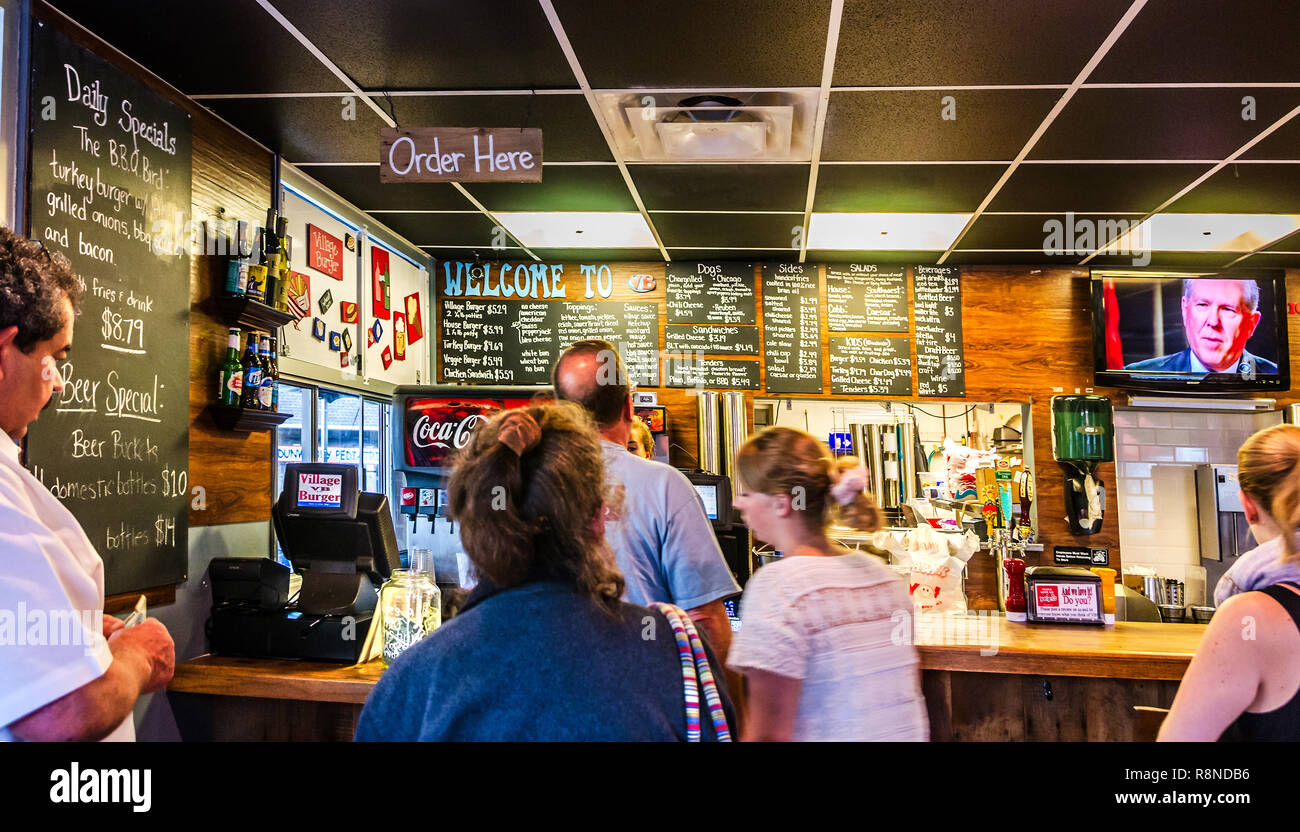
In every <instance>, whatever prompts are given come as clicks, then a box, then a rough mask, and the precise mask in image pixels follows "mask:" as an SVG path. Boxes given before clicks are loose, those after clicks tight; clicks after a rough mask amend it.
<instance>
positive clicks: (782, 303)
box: [763, 263, 822, 393]
mask: <svg viewBox="0 0 1300 832" xmlns="http://www.w3.org/2000/svg"><path fill="white" fill-rule="evenodd" d="M821 349H822V347H821V308H820V302H819V300H818V298H817V267H816V266H814V265H812V264H806V263H768V264H766V265H764V266H763V367H764V373H765V375H766V379H767V381H766V383H765V386H766V388H767V392H769V393H820V392H821V391H822V353H821Z"/></svg>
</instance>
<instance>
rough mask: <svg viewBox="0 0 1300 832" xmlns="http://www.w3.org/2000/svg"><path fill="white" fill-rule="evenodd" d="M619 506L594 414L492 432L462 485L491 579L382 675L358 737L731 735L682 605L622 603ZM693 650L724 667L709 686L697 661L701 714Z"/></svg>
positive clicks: (463, 520) (513, 417)
mask: <svg viewBox="0 0 1300 832" xmlns="http://www.w3.org/2000/svg"><path fill="white" fill-rule="evenodd" d="M605 501H606V490H605V485H604V461H603V453H602V450H601V445H600V440H599V438H598V436H597V435H596V433H595V430H594V428H593V426H592V423H591V420H590V418H589V417H588V416H587V414H586V412H585V411H583V410H582V409H581V408H580V407H578V406H576V405H572V404H568V403H559V404H553V405H549V406H533V407H528V408H525V409H521V410H511V411H507V412H506V413H504V414H502V415H500V416H497V417H496V418H494V419H493V420H492V421H491V422H489V423H488V424H486V425H484V426H482V427H480V428H479V429H478V430H477V431H476V432H475V433H474V434H473V437H472V439H471V440H470V442H469V444H468V445H466V447H465V448H463V449H462V450H461V452H460V453H459V454H458V456H457V458H456V461H455V467H454V470H453V473H452V476H451V482H450V485H449V489H448V507H449V510H450V515H451V517H452V519H453V520H454V521H455V522H456V523H457V524H458V526H459V532H460V541H461V545H462V546H463V547H464V549H465V554H466V555H467V556H468V557H469V559H470V561H471V563H473V565H474V569H475V572H476V573H477V577H478V585H477V586H476V587H475V588H474V591H473V592H472V593H471V594H470V596H469V598H468V599H466V601H465V603H464V605H463V606H462V607H461V611H460V613H459V614H458V615H457V616H456V617H455V618H453V619H452V620H450V621H448V622H447V623H446V624H444V625H443V626H442V627H440V628H439V629H438V630H436V631H435V632H434V633H433V634H432V635H430V636H429V637H428V638H426V639H425V640H424V641H422V642H420V643H419V644H417V645H415V646H414V647H412V648H410V649H408V650H407V651H406V652H405V653H403V654H402V655H401V656H400V657H399V658H398V659H397V661H395V662H394V663H393V665H392V666H391V667H390V668H389V669H388V670H387V671H386V672H385V673H384V675H383V678H381V679H380V681H379V684H378V685H376V686H375V690H374V692H373V693H372V694H371V695H370V698H369V700H368V701H367V702H366V707H365V709H364V710H363V711H362V714H361V719H360V721H359V722H358V724H357V733H356V738H357V739H358V740H685V739H695V738H697V737H699V738H702V739H705V740H712V739H717V738H719V737H720V736H722V737H725V736H726V732H725V724H731V725H734V724H735V718H734V715H733V714H732V712H731V703H730V699H729V698H728V696H727V691H726V686H725V685H724V684H723V683H722V673H721V672H720V671H721V665H720V664H719V663H718V662H717V661H716V659H714V658H713V655H712V653H711V652H709V648H708V646H707V644H704V643H703V640H702V639H701V638H699V637H698V634H696V633H695V632H694V628H693V626H692V625H690V624H689V622H682V621H680V620H678V617H677V616H675V615H674V614H673V613H672V612H671V610H670V611H668V612H667V614H665V613H664V612H660V611H659V610H658V609H654V610H652V609H648V608H645V607H638V606H634V605H632V604H625V603H623V602H622V601H620V600H619V598H620V596H622V594H623V576H622V574H620V573H619V571H618V569H617V568H616V566H615V565H614V558H613V555H612V553H611V552H610V551H609V549H608V547H607V546H606V544H605V539H604V530H605V520H604V517H605ZM683 629H684V631H685V633H684V634H683V633H679V632H678V631H679V630H683ZM682 640H685V643H686V645H687V646H686V647H685V648H682V646H681V644H680V643H679V642H680V641H682ZM691 651H694V655H698V656H701V657H703V658H704V659H705V660H706V661H707V662H708V664H709V666H711V668H714V669H717V670H718V671H719V672H717V673H716V674H713V678H712V679H707V677H708V676H709V675H710V671H709V668H708V667H705V664H704V662H698V667H699V668H700V670H699V672H698V674H695V675H696V677H697V687H696V690H697V695H696V705H695V711H694V717H692V712H691V710H690V707H689V704H688V703H687V702H686V701H685V697H684V682H683V677H684V672H685V667H684V665H685V662H684V660H683V653H684V652H686V654H687V655H691ZM693 666H695V665H693ZM700 690H703V691H704V693H705V696H700V695H698V691H700ZM705 698H707V700H708V705H709V711H708V713H707V715H705V716H704V717H703V718H701V717H700V713H701V710H700V706H699V701H700V700H702V699H705ZM724 714H725V716H726V720H727V722H726V723H725V724H724V723H723V722H722V719H723V715H724ZM719 726H721V727H719Z"/></svg>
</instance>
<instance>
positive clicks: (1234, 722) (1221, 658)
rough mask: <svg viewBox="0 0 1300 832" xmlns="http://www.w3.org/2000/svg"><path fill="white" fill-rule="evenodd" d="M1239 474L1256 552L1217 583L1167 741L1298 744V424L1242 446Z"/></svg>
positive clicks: (1166, 728) (1168, 722)
mask: <svg viewBox="0 0 1300 832" xmlns="http://www.w3.org/2000/svg"><path fill="white" fill-rule="evenodd" d="M1237 477H1238V484H1239V485H1240V486H1241V504H1242V508H1244V509H1245V513H1246V520H1247V522H1249V523H1250V530H1251V533H1252V534H1254V535H1255V540H1257V541H1259V543H1260V545H1259V547H1257V548H1256V549H1254V550H1253V551H1251V552H1248V553H1246V554H1245V555H1242V556H1241V559H1240V560H1239V561H1238V563H1236V564H1235V565H1234V566H1233V568H1232V569H1231V570H1229V571H1228V573H1226V574H1225V575H1224V578H1223V581H1221V582H1220V588H1219V590H1217V591H1216V593H1215V597H1216V599H1217V598H1219V597H1221V596H1220V593H1222V597H1223V599H1224V600H1223V601H1222V603H1220V605H1219V608H1218V610H1217V611H1216V612H1215V614H1214V618H1212V619H1211V620H1210V625H1209V626H1208V627H1207V628H1206V630H1205V635H1204V636H1203V637H1202V639H1201V644H1200V646H1199V647H1198V648H1197V650H1196V656H1195V657H1194V658H1193V659H1192V663H1191V665H1190V666H1189V667H1188V668H1187V673H1186V674H1185V675H1184V676H1183V681H1182V684H1180V685H1179V687H1178V695H1177V696H1176V697H1175V698H1174V705H1173V709H1172V710H1171V711H1170V712H1169V716H1168V717H1167V718H1166V719H1165V722H1164V725H1163V726H1161V729H1160V739H1161V740H1163V741H1170V740H1215V739H1219V740H1247V741H1261V740H1286V741H1296V740H1300V583H1297V581H1300V540H1297V531H1300V427H1297V426H1296V425H1274V426H1273V427H1271V428H1266V429H1264V430H1262V431H1260V432H1258V433H1256V434H1255V435H1254V436H1252V437H1250V439H1248V440H1246V444H1244V445H1242V446H1241V450H1240V451H1239V452H1238V453H1237ZM1225 582H1226V583H1225Z"/></svg>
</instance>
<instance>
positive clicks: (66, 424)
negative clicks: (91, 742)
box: [27, 23, 192, 595]
mask: <svg viewBox="0 0 1300 832" xmlns="http://www.w3.org/2000/svg"><path fill="white" fill-rule="evenodd" d="M32 55H33V58H32V95H31V114H30V123H31V127H32V137H31V159H30V161H31V171H32V178H31V227H30V229H29V232H28V233H29V235H30V236H31V237H32V238H33V239H36V240H40V241H41V242H43V243H44V244H45V246H46V247H47V248H49V249H50V250H52V251H59V252H62V253H63V254H64V255H66V256H67V258H68V260H69V261H70V262H71V263H72V267H73V270H74V271H75V272H76V273H77V274H78V275H79V276H80V277H81V279H82V281H83V282H84V284H85V297H84V299H83V301H82V304H81V314H80V316H79V317H78V318H77V323H76V328H75V330H74V348H73V350H72V351H71V352H70V354H69V357H68V358H67V359H66V360H65V361H63V362H61V363H60V364H59V366H58V370H59V373H60V374H61V375H62V377H63V382H64V389H63V391H62V393H56V394H55V395H54V399H53V401H52V402H51V404H50V407H49V408H47V409H46V410H45V411H44V412H43V413H42V414H41V416H40V418H39V419H38V420H37V421H36V422H35V423H34V424H33V425H32V427H31V430H30V432H29V433H28V440H27V463H28V465H29V466H30V467H31V470H32V473H33V474H35V475H36V477H37V478H38V479H40V480H41V482H43V483H44V484H45V485H46V486H47V487H48V488H49V489H50V491H51V492H52V493H53V494H54V496H55V497H57V498H58V499H59V500H61V501H62V502H63V504H64V505H66V506H67V507H68V509H69V510H70V511H71V512H72V513H73V515H74V516H75V517H76V518H77V520H78V522H79V523H80V524H81V526H82V528H83V529H85V532H86V534H87V536H89V538H90V541H91V543H93V544H94V546H95V549H96V550H97V551H98V552H99V554H100V556H101V557H102V558H103V559H104V578H105V581H104V583H105V592H106V593H107V594H109V595H113V594H116V593H121V592H130V591H133V590H137V589H146V588H149V587H156V586H163V585H166V584H175V583H179V582H181V581H183V580H184V579H185V573H186V566H187V562H188V561H187V551H188V543H187V516H188V509H189V505H190V502H191V499H192V492H191V489H190V483H189V477H188V471H187V466H188V461H189V248H188V247H189V244H190V228H191V226H190V224H189V223H188V214H189V209H190V169H191V132H190V117H189V115H188V114H187V113H186V112H185V111H184V110H182V109H181V108H179V107H177V106H175V105H174V104H172V103H171V102H169V101H167V100H166V99H164V98H162V97H160V96H158V95H157V94H155V93H154V92H153V91H152V90H150V89H149V88H147V87H146V86H144V85H143V84H141V83H139V82H137V81H135V80H134V79H132V78H130V77H128V76H126V75H124V74H123V73H121V72H120V71H119V70H117V69H115V68H113V67H112V66H110V65H109V64H108V63H107V62H106V61H104V60H103V59H101V58H99V57H98V56H96V55H95V54H93V53H91V52H89V51H87V50H85V49H83V48H81V47H80V46H77V45H76V44H74V43H72V42H71V41H69V40H68V39H67V38H65V37H63V36H62V35H60V34H59V33H57V32H55V31H53V30H52V29H51V27H49V26H48V25H44V24H41V23H37V24H36V25H35V26H34V28H33V35H32Z"/></svg>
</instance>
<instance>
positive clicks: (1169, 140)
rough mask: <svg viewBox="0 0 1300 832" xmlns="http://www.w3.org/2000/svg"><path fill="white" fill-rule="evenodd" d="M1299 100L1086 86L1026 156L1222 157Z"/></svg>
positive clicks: (1295, 94)
mask: <svg viewBox="0 0 1300 832" xmlns="http://www.w3.org/2000/svg"><path fill="white" fill-rule="evenodd" d="M1245 96H1250V97H1252V98H1253V99H1254V103H1253V105H1251V107H1250V113H1249V114H1253V115H1254V119H1253V120H1247V119H1245V118H1243V113H1246V107H1245V105H1243V104H1242V99H1243V98H1244V97H1245ZM1297 105H1300V89H1285V88H1284V89H1278V88H1266V87H1265V88H1235V89H1137V90H1118V89H1084V90H1079V92H1078V93H1077V94H1076V95H1075V96H1074V98H1073V99H1071V100H1070V103H1069V104H1068V105H1067V106H1066V108H1065V109H1064V110H1063V111H1062V112H1061V114H1060V115H1059V116H1057V118H1056V120H1055V121H1053V122H1052V125H1051V127H1049V128H1047V132H1046V133H1044V134H1043V137H1042V139H1041V140H1040V141H1039V142H1038V144H1037V145H1035V146H1034V149H1033V150H1032V151H1031V152H1030V154H1029V158H1031V159H1216V160H1217V159H1224V158H1226V157H1227V156H1229V155H1231V154H1232V153H1234V152H1235V151H1236V150H1237V149H1238V148H1239V147H1241V146H1242V145H1243V144H1245V143H1246V142H1248V141H1250V140H1251V139H1253V138H1254V137H1255V136H1256V135H1258V134H1259V132H1260V131H1261V130H1263V129H1264V128H1266V127H1268V126H1269V125H1270V124H1272V123H1273V122H1275V121H1277V120H1278V119H1279V118H1281V117H1282V116H1284V115H1286V114H1287V113H1288V112H1290V111H1291V110H1292V109H1294V108H1295V107H1296V106H1297ZM1296 152H1297V151H1296V149H1295V148H1292V150H1291V155H1293V156H1294V155H1295V154H1296Z"/></svg>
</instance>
